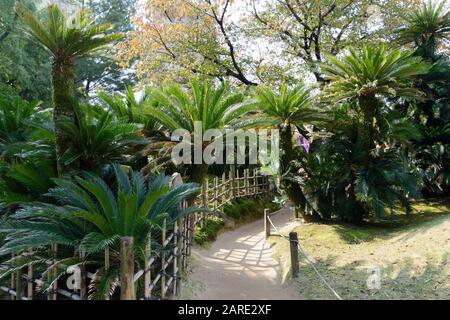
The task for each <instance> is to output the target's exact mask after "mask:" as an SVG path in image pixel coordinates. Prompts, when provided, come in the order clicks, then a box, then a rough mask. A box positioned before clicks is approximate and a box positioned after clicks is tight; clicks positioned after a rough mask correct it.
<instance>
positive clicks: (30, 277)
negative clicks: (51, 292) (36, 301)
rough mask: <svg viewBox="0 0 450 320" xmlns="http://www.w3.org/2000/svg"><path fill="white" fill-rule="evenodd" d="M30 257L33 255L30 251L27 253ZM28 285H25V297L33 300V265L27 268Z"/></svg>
mask: <svg viewBox="0 0 450 320" xmlns="http://www.w3.org/2000/svg"><path fill="white" fill-rule="evenodd" d="M29 253H30V255H31V254H32V253H33V251H32V250H30V251H29ZM27 275H28V284H27V297H28V300H33V296H34V283H33V282H34V279H33V265H29V266H28V273H27Z"/></svg>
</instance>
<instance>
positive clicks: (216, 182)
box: [214, 177, 219, 212]
mask: <svg viewBox="0 0 450 320" xmlns="http://www.w3.org/2000/svg"><path fill="white" fill-rule="evenodd" d="M218 197H219V178H218V177H214V212H216V211H217V207H218V205H219V199H218Z"/></svg>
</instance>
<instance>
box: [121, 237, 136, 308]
mask: <svg viewBox="0 0 450 320" xmlns="http://www.w3.org/2000/svg"><path fill="white" fill-rule="evenodd" d="M120 300H136V292H135V290H134V253H133V237H123V238H122V239H121V244H120Z"/></svg>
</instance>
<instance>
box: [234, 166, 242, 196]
mask: <svg viewBox="0 0 450 320" xmlns="http://www.w3.org/2000/svg"><path fill="white" fill-rule="evenodd" d="M235 180H236V182H237V187H236V197H239V196H240V195H241V178H240V177H239V170H236V179H235Z"/></svg>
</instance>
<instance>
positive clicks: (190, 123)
mask: <svg viewBox="0 0 450 320" xmlns="http://www.w3.org/2000/svg"><path fill="white" fill-rule="evenodd" d="M190 89H191V90H190V91H187V90H184V89H183V88H182V87H181V86H179V85H170V86H167V87H165V88H162V89H157V90H153V91H152V92H151V93H150V95H151V97H152V99H153V100H152V101H150V103H149V105H148V106H147V112H148V114H149V115H151V116H152V117H154V119H156V120H157V121H158V122H160V123H161V124H162V125H163V126H164V128H165V129H167V130H169V131H170V132H173V131H175V130H177V129H184V130H186V131H187V132H189V133H190V134H191V137H193V138H194V139H195V136H194V132H195V130H194V129H195V124H196V123H197V122H201V127H202V131H203V132H205V131H206V130H208V129H219V130H222V129H224V128H225V127H226V126H228V125H229V124H230V123H232V122H233V121H234V120H236V118H238V117H240V116H241V115H243V114H245V113H247V112H249V111H250V110H251V109H252V107H254V106H252V105H251V104H247V103H245V102H244V96H243V95H242V94H240V93H232V92H231V87H230V85H229V84H228V83H222V84H221V85H220V86H219V87H217V88H215V87H214V86H213V85H211V84H210V83H208V82H206V81H205V82H203V83H201V82H199V81H197V80H193V81H191V88H190ZM155 104H156V105H155ZM203 147H204V146H203ZM207 170H208V166H207V165H206V164H205V163H204V162H203V161H202V163H201V164H196V165H193V166H192V167H191V177H190V179H191V181H193V182H197V183H200V184H202V183H203V180H204V178H205V176H206V174H207Z"/></svg>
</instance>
